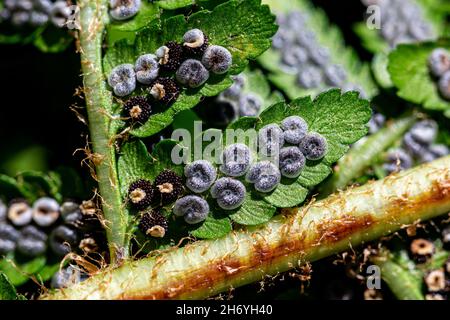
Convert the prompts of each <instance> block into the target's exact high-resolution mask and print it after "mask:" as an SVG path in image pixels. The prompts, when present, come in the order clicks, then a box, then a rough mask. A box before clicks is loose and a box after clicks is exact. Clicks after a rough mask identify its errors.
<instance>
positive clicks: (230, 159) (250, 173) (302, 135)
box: [174, 116, 327, 221]
mask: <svg viewBox="0 0 450 320" xmlns="http://www.w3.org/2000/svg"><path fill="white" fill-rule="evenodd" d="M258 144H259V147H258V148H259V155H260V158H265V159H259V160H257V159H256V157H255V154H254V153H253V152H252V150H251V149H250V148H249V147H248V146H246V145H245V144H242V143H235V144H231V145H228V146H227V147H226V148H225V149H224V150H223V153H222V157H221V158H222V159H221V160H222V164H221V165H220V166H219V171H220V173H217V170H216V169H215V167H214V166H213V165H212V164H211V163H210V162H209V161H206V160H197V161H194V162H192V163H190V164H188V165H186V167H185V169H184V174H185V176H186V186H187V188H188V189H189V190H191V191H192V192H193V193H197V194H201V193H204V192H206V191H208V190H209V191H210V195H211V197H212V198H213V199H215V200H216V201H217V204H218V206H219V207H220V208H222V209H224V210H234V209H237V208H238V207H239V206H241V205H242V203H243V202H244V200H245V195H246V187H245V185H244V183H243V182H242V181H240V180H239V179H241V178H243V180H245V182H247V183H249V184H252V185H253V186H254V188H255V190H256V191H258V192H261V193H268V192H271V191H273V190H274V189H275V188H276V187H277V186H278V184H279V183H280V181H281V177H282V176H284V177H286V178H297V177H298V176H299V175H300V173H301V171H302V170H303V168H304V166H305V164H306V160H312V161H315V160H320V159H321V158H323V157H324V156H325V154H326V152H327V141H326V139H325V138H324V137H323V136H321V135H320V134H318V133H314V132H308V125H307V123H306V122H305V121H304V120H303V119H302V118H301V117H298V116H290V117H287V118H285V119H284V120H283V121H282V123H281V127H280V126H279V125H277V124H275V123H273V124H269V125H266V126H265V127H263V128H261V129H260V130H259V132H258ZM186 198H187V200H184V199H183V198H182V199H180V200H178V201H177V203H175V208H174V213H175V214H176V215H183V216H185V219H186V214H188V213H189V214H193V209H195V207H194V206H193V205H192V203H193V199H198V201H196V202H198V203H199V202H200V199H201V201H204V200H203V199H202V198H200V197H199V196H188V197H186ZM177 204H178V205H177ZM206 206H207V202H206V201H204V205H202V206H200V205H197V206H196V207H198V208H200V207H202V208H205V209H206ZM205 211H206V210H205ZM206 213H207V211H206ZM205 218H206V216H205ZM186 221H187V220H186Z"/></svg>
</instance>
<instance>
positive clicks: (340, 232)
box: [43, 156, 450, 299]
mask: <svg viewBox="0 0 450 320" xmlns="http://www.w3.org/2000/svg"><path fill="white" fill-rule="evenodd" d="M449 210H450V156H449V157H445V158H442V159H440V160H437V161H434V162H432V163H429V164H425V165H422V166H420V167H417V168H414V169H411V170H408V171H404V172H402V173H399V174H395V175H391V176H389V177H387V178H385V179H383V180H379V181H377V182H371V183H368V184H366V185H364V186H362V187H359V188H353V189H349V190H347V191H345V192H341V193H338V194H335V195H332V196H330V197H328V198H327V199H325V200H322V201H318V202H315V203H312V204H310V205H307V206H305V207H303V208H297V209H292V210H288V211H286V212H284V214H283V215H279V216H277V217H274V218H273V219H272V220H271V221H269V222H268V223H267V224H265V225H263V226H260V227H253V228H248V229H244V230H240V231H235V232H232V233H230V234H229V235H227V236H225V237H223V238H221V239H217V240H209V241H198V242H195V243H193V244H190V245H187V246H185V247H183V248H178V249H176V248H174V249H172V250H170V251H168V252H166V253H162V254H159V255H157V256H154V257H149V258H145V259H142V260H139V261H132V262H128V263H125V264H124V265H123V266H121V267H119V268H116V269H112V268H110V269H106V270H104V271H103V272H102V273H101V274H98V275H96V276H94V277H92V278H90V279H88V280H86V281H84V282H82V283H79V284H77V285H75V286H73V287H70V288H68V289H65V290H60V291H57V292H55V293H53V294H50V295H47V296H44V297H43V298H48V299H182V298H186V299H199V298H206V297H209V296H212V295H215V294H217V293H219V292H223V291H227V290H229V289H230V288H233V287H234V288H235V287H239V286H242V285H245V284H248V283H251V282H255V281H259V280H261V279H263V278H264V276H266V275H275V274H277V273H279V272H283V271H286V270H289V269H292V268H295V267H297V266H299V265H301V264H303V263H304V262H305V261H315V260H318V259H321V258H324V257H326V256H329V255H332V254H335V253H337V252H341V251H343V250H347V249H349V247H350V246H352V247H354V246H356V245H360V244H362V243H364V242H366V241H371V240H374V239H377V238H379V237H381V236H384V235H386V234H389V233H392V232H395V231H397V230H399V229H400V228H402V227H403V226H404V225H407V224H412V223H414V222H416V221H417V220H426V219H430V218H433V217H435V216H438V215H441V214H444V213H447V212H448V211H449Z"/></svg>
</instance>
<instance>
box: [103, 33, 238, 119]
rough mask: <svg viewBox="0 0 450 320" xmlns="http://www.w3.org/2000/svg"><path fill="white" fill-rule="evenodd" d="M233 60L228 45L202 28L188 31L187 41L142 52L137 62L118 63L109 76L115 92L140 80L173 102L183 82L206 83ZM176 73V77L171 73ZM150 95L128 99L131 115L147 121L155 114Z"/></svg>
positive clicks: (122, 94) (129, 89)
mask: <svg viewBox="0 0 450 320" xmlns="http://www.w3.org/2000/svg"><path fill="white" fill-rule="evenodd" d="M231 64H232V56H231V53H230V52H229V51H228V50H227V49H226V48H224V47H221V46H218V45H210V44H209V40H208V36H207V35H205V34H204V33H203V31H201V30H200V29H192V30H189V31H187V32H186V33H185V34H184V36H183V44H179V43H176V42H174V41H170V42H168V43H166V44H165V45H163V46H162V47H160V48H158V49H157V50H156V52H155V54H151V53H149V54H144V55H142V56H140V57H139V58H138V59H137V60H136V62H135V65H132V64H122V65H119V66H117V67H115V68H114V69H113V70H112V71H111V74H110V75H109V78H108V83H109V85H110V86H111V87H112V89H113V91H114V94H115V95H116V96H119V97H125V96H127V95H130V94H131V93H133V91H135V90H136V87H137V85H138V84H141V85H143V86H145V87H146V90H147V92H148V93H149V95H150V96H151V97H152V98H153V99H154V100H155V101H157V102H158V103H161V104H163V105H165V106H169V105H171V104H173V103H174V102H175V101H176V100H177V98H178V96H179V94H180V90H181V89H180V84H181V85H183V86H186V87H188V88H198V87H200V86H202V85H203V84H204V83H205V82H206V81H207V80H208V78H209V77H210V72H211V73H214V74H224V73H226V72H227V71H228V70H229V69H230V67H231ZM173 73H175V79H173V78H172V77H171V75H173ZM149 98H150V97H149V96H134V97H131V98H129V99H128V100H127V101H125V103H124V112H125V114H126V116H127V117H128V118H130V119H131V120H134V121H136V122H139V123H145V122H146V121H147V119H148V117H149V116H150V114H151V109H152V108H151V104H150V100H149Z"/></svg>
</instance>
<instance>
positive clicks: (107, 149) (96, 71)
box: [78, 0, 127, 263]
mask: <svg viewBox="0 0 450 320" xmlns="http://www.w3.org/2000/svg"><path fill="white" fill-rule="evenodd" d="M78 4H79V6H80V25H81V30H80V32H79V39H80V51H81V66H82V71H83V84H84V95H85V98H86V108H87V114H88V120H89V132H90V137H91V140H92V149H93V153H92V155H91V160H92V162H93V164H94V165H95V171H96V178H97V180H98V186H99V192H100V197H101V199H102V210H103V213H104V217H105V220H106V224H107V226H106V233H107V238H108V245H109V249H110V259H111V262H112V263H120V261H121V260H122V259H123V258H125V257H126V256H127V249H126V245H125V239H126V237H125V236H126V227H127V216H126V213H125V212H124V210H123V208H122V203H121V196H120V192H119V187H118V176H117V167H116V155H115V150H114V143H113V139H112V137H111V132H110V131H111V130H110V127H111V117H110V115H109V114H108V110H111V109H112V108H111V105H112V96H111V93H110V92H109V91H108V90H107V88H106V83H105V79H104V76H103V68H102V43H103V34H104V30H105V24H106V22H107V19H108V15H107V8H108V1H106V0H95V1H92V0H81V1H79V2H78Z"/></svg>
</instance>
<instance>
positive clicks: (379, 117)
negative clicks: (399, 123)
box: [368, 110, 386, 134]
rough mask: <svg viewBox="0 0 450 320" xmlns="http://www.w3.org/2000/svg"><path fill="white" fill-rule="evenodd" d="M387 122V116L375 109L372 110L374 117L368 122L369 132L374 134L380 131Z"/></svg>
mask: <svg viewBox="0 0 450 320" xmlns="http://www.w3.org/2000/svg"><path fill="white" fill-rule="evenodd" d="M385 123H386V117H385V116H384V115H383V114H382V113H379V112H377V111H375V110H373V112H372V117H371V118H370V121H369V123H368V126H369V134H374V133H376V132H378V131H379V130H380V129H381V128H383V126H384V124H385Z"/></svg>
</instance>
